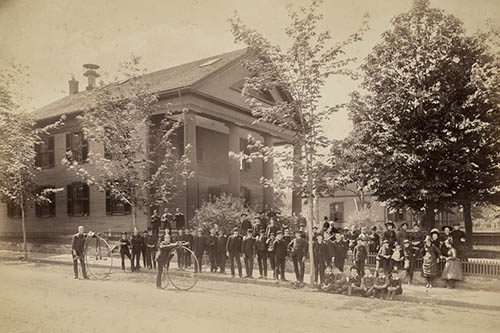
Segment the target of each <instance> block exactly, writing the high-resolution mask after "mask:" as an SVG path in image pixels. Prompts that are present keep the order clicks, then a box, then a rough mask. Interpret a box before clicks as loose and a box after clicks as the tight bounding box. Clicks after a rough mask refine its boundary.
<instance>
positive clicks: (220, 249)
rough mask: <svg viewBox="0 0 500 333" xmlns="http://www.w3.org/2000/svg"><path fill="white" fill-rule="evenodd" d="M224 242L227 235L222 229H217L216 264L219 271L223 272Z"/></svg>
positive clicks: (224, 265) (224, 259)
mask: <svg viewBox="0 0 500 333" xmlns="http://www.w3.org/2000/svg"><path fill="white" fill-rule="evenodd" d="M226 244H227V236H226V235H225V234H224V232H223V231H222V230H219V232H218V235H217V266H218V267H219V270H220V271H219V272H220V273H225V271H226V252H227V251H226Z"/></svg>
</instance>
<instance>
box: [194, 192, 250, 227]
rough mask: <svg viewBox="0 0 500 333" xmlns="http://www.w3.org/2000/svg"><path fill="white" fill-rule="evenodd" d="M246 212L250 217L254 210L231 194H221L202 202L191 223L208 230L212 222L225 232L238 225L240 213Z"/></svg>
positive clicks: (212, 224)
mask: <svg viewBox="0 0 500 333" xmlns="http://www.w3.org/2000/svg"><path fill="white" fill-rule="evenodd" d="M242 213H246V214H248V217H249V218H250V219H252V218H253V217H254V216H256V215H257V214H256V212H255V211H253V210H252V209H249V208H246V207H244V203H243V200H242V199H240V198H234V197H232V196H231V195H226V194H222V195H221V196H220V197H217V198H214V199H213V200H209V201H206V202H204V203H203V204H202V205H201V207H200V208H198V209H197V210H196V212H195V214H194V217H193V220H192V222H193V225H195V226H196V227H197V228H202V229H203V231H204V232H208V231H209V230H210V229H212V228H213V226H214V224H217V225H218V226H219V229H221V230H223V231H224V232H226V233H230V232H231V230H232V229H233V228H234V227H239V224H240V223H239V220H240V215H241V214H242Z"/></svg>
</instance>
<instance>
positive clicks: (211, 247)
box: [205, 229, 217, 272]
mask: <svg viewBox="0 0 500 333" xmlns="http://www.w3.org/2000/svg"><path fill="white" fill-rule="evenodd" d="M205 248H206V250H207V252H208V260H209V261H210V272H217V236H216V235H215V230H214V229H211V230H210V235H208V236H207V238H205Z"/></svg>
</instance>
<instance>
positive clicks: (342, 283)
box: [332, 267, 347, 294]
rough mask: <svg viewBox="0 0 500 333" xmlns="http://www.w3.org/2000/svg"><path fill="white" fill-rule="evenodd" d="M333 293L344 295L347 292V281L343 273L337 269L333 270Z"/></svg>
mask: <svg viewBox="0 0 500 333" xmlns="http://www.w3.org/2000/svg"><path fill="white" fill-rule="evenodd" d="M332 292H333V293H335V294H342V293H345V292H347V279H346V278H345V275H344V273H343V272H341V271H340V270H339V269H338V268H337V267H334V268H333V290H332Z"/></svg>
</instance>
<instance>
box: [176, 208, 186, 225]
mask: <svg viewBox="0 0 500 333" xmlns="http://www.w3.org/2000/svg"><path fill="white" fill-rule="evenodd" d="M174 219H175V228H176V229H177V230H179V229H184V227H185V225H186V221H185V220H184V214H182V212H181V211H180V209H179V208H176V209H175V215H174Z"/></svg>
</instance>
